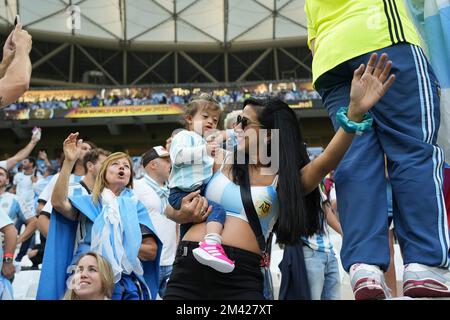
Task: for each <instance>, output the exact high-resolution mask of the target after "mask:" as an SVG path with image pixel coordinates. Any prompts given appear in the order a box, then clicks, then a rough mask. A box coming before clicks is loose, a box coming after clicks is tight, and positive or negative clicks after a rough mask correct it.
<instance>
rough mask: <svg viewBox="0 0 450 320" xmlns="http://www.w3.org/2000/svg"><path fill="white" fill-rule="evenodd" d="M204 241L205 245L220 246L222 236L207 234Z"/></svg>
mask: <svg viewBox="0 0 450 320" xmlns="http://www.w3.org/2000/svg"><path fill="white" fill-rule="evenodd" d="M204 240H205V242H206V243H207V244H222V236H221V235H220V234H218V233H208V234H207V235H206V236H205V238H204Z"/></svg>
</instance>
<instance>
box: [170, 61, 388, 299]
mask: <svg viewBox="0 0 450 320" xmlns="http://www.w3.org/2000/svg"><path fill="white" fill-rule="evenodd" d="M391 64H392V62H390V61H387V55H383V56H382V57H381V59H380V60H379V61H378V63H377V56H376V55H375V56H372V57H371V58H370V60H369V62H368V65H367V67H365V66H364V65H361V66H360V67H359V68H358V69H357V70H356V71H355V73H354V78H353V82H352V88H351V93H350V96H351V102H350V105H349V107H348V108H343V109H342V110H341V112H340V115H339V121H340V123H341V126H342V129H340V130H339V131H338V132H337V133H336V135H335V136H334V138H333V140H332V141H331V142H330V143H329V145H328V147H327V148H326V149H325V150H324V152H323V153H322V154H321V155H320V156H319V157H317V158H316V159H314V160H313V161H311V162H309V158H308V155H307V152H306V148H305V146H304V143H303V139H302V136H301V132H300V130H299V124H298V121H297V118H296V116H295V113H294V112H293V111H292V110H291V109H290V108H289V106H288V105H287V104H285V103H284V102H282V101H280V100H278V99H267V100H259V99H247V100H246V101H245V102H244V109H243V112H242V114H241V115H240V116H239V118H238V125H237V126H236V131H237V136H238V139H237V140H238V145H237V148H236V149H235V152H234V157H233V158H231V157H226V159H225V161H223V163H222V164H215V166H216V167H220V168H217V169H218V170H217V171H216V173H215V174H214V176H213V177H212V178H211V180H210V181H209V184H208V186H207V189H206V197H207V198H208V200H212V201H215V202H217V203H219V204H221V205H222V206H223V208H224V209H225V211H226V212H227V218H226V221H225V226H224V229H223V233H222V237H223V242H222V243H223V248H224V250H225V252H226V253H227V255H228V257H229V258H230V259H232V260H235V261H236V266H235V269H234V270H233V272H231V273H229V274H224V273H219V272H217V271H215V270H212V269H211V268H207V267H205V266H203V265H201V264H199V263H198V262H197V261H196V260H195V259H194V258H193V256H192V249H195V248H196V247H197V246H198V242H199V241H201V240H202V239H203V237H204V235H205V231H206V227H205V223H198V224H195V225H193V226H192V227H190V229H189V230H188V231H187V233H186V234H185V236H184V237H183V239H182V240H183V241H181V243H180V245H179V249H178V253H177V257H176V260H175V263H174V269H173V272H172V276H171V279H170V280H169V283H168V287H167V291H166V295H165V297H164V298H165V299H264V295H263V288H264V285H263V275H262V273H261V272H260V263H261V258H262V256H261V250H262V249H264V248H263V246H262V245H261V241H259V240H260V237H258V239H257V237H256V236H255V232H254V230H255V229H256V228H255V227H254V224H253V223H252V222H251V221H253V218H252V217H254V216H256V215H257V221H258V225H259V226H260V230H261V231H262V235H263V236H264V237H267V236H268V234H269V231H270V229H271V228H272V227H273V225H274V224H275V222H276V221H277V227H276V230H274V231H275V233H276V235H277V240H278V242H279V243H281V244H288V245H289V244H296V243H298V241H299V240H300V237H301V236H309V235H312V234H314V233H315V232H316V231H317V230H319V228H320V221H321V218H320V215H319V214H318V212H320V211H321V210H320V197H319V191H318V190H317V186H318V185H319V183H320V181H321V180H322V179H323V177H324V176H325V175H326V174H327V173H328V172H330V171H331V170H332V169H334V168H335V167H336V166H337V165H338V163H339V161H340V160H341V159H342V157H343V156H344V154H345V152H346V151H347V149H348V148H349V146H350V144H351V142H352V139H353V136H354V134H353V133H358V134H362V133H363V132H365V131H367V130H369V129H370V127H371V124H372V119H371V117H370V115H369V114H367V111H368V110H370V108H371V107H372V106H373V105H375V104H376V103H377V101H378V100H379V99H380V98H381V97H382V96H383V95H384V94H385V92H386V91H387V90H388V88H389V87H390V85H391V84H392V82H393V81H394V78H395V77H394V76H393V75H391V76H389V73H390V69H391ZM264 150H270V151H269V152H268V154H267V157H268V158H269V161H267V159H265V158H264V157H263V156H261V154H264ZM243 155H244V156H243ZM227 160H228V161H227ZM242 160H245V161H242ZM230 162H232V163H230ZM242 199H244V200H242ZM249 200H250V205H253V207H254V210H253V208H252V207H251V206H249ZM249 208H250V209H249ZM203 209H206V208H203ZM255 211H256V212H255ZM171 218H172V219H173V220H175V221H177V222H179V223H186V222H190V220H189V217H186V216H181V215H173V216H171ZM254 228H255V229H254Z"/></svg>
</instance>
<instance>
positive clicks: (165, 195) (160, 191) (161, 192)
mask: <svg viewBox="0 0 450 320" xmlns="http://www.w3.org/2000/svg"><path fill="white" fill-rule="evenodd" d="M144 181H145V182H146V183H147V184H148V185H149V186H150V187H151V188H152V189H153V190H155V192H156V194H157V195H158V197H159V198H160V199H161V208H160V211H159V212H160V213H161V214H163V215H164V214H165V212H166V207H167V204H168V203H169V195H170V190H169V184H168V183H167V182H166V183H164V186H162V187H161V185H160V184H159V183H158V182H156V181H155V180H153V179H152V178H151V177H150V176H149V175H148V174H147V173H146V174H144Z"/></svg>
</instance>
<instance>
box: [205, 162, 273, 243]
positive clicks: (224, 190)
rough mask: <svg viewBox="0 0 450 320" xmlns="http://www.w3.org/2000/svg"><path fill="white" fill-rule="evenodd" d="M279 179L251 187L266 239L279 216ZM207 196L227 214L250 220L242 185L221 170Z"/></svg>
mask: <svg viewBox="0 0 450 320" xmlns="http://www.w3.org/2000/svg"><path fill="white" fill-rule="evenodd" d="M277 181H278V176H276V177H275V179H274V181H273V182H272V184H271V185H268V186H253V187H251V194H252V200H253V205H254V206H255V209H256V213H257V214H258V218H259V222H260V224H261V229H262V233H263V235H264V237H265V238H266V239H267V237H268V236H269V233H270V231H271V230H272V228H273V225H274V224H275V221H276V218H277V216H278V210H279V207H278V195H277V191H276V186H277ZM205 196H206V198H207V199H208V200H211V201H214V202H217V203H220V204H221V205H222V207H223V208H224V210H225V211H226V214H227V216H231V217H236V218H239V219H242V220H244V221H247V222H248V218H247V215H246V213H245V209H244V205H243V203H242V198H241V190H240V187H239V186H238V185H237V184H234V183H233V182H232V181H230V180H229V179H228V178H227V177H226V176H225V175H224V174H223V173H222V172H221V171H220V170H219V171H217V172H216V173H215V174H214V176H213V177H212V178H211V180H210V181H209V183H208V186H207V188H206V192H205Z"/></svg>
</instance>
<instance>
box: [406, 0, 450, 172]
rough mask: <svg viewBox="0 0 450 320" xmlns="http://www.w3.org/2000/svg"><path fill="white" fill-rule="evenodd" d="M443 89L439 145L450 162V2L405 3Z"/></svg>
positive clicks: (408, 0)
mask: <svg viewBox="0 0 450 320" xmlns="http://www.w3.org/2000/svg"><path fill="white" fill-rule="evenodd" d="M406 3H407V6H408V8H409V11H410V13H411V16H412V17H413V18H414V22H415V24H416V26H417V29H418V30H419V32H420V35H421V37H422V39H423V44H424V47H425V48H424V49H425V51H426V52H427V55H428V58H429V59H430V62H431V65H432V66H433V70H434V72H435V74H436V76H437V78H438V79H439V82H440V85H441V125H440V129H439V133H438V144H439V145H440V146H441V147H442V148H444V150H445V160H446V162H447V163H449V162H450V0H406Z"/></svg>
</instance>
